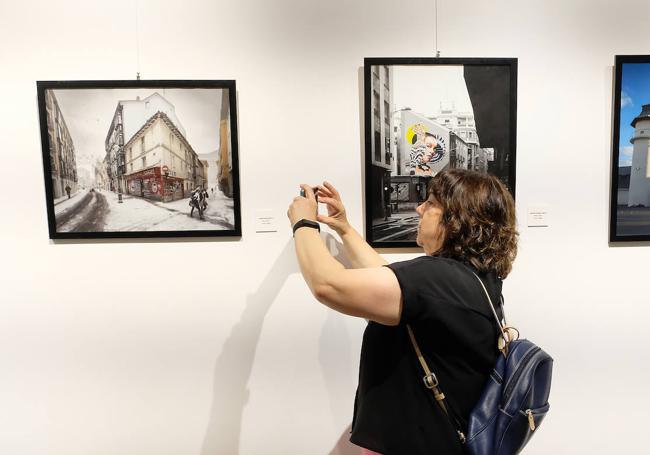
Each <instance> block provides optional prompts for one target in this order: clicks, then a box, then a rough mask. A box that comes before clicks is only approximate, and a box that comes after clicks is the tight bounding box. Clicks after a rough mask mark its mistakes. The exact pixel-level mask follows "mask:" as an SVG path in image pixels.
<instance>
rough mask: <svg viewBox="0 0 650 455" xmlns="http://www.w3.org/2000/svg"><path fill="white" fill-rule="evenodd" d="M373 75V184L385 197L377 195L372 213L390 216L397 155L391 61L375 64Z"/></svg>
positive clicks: (376, 192) (377, 192) (371, 152)
mask: <svg viewBox="0 0 650 455" xmlns="http://www.w3.org/2000/svg"><path fill="white" fill-rule="evenodd" d="M371 77H372V83H371V87H372V96H371V103H372V106H371V112H372V138H371V148H370V150H369V153H370V157H371V173H370V186H371V191H372V192H373V193H374V194H381V195H382V197H381V198H374V199H372V200H373V203H374V204H375V205H374V206H373V207H371V210H372V213H374V214H381V215H383V218H387V217H388V216H390V211H391V208H390V198H391V192H392V187H391V170H392V169H393V166H394V164H393V161H394V159H393V157H394V156H395V142H394V140H393V116H392V112H391V109H392V106H393V98H392V80H393V68H392V67H391V66H387V65H373V66H372V67H371Z"/></svg>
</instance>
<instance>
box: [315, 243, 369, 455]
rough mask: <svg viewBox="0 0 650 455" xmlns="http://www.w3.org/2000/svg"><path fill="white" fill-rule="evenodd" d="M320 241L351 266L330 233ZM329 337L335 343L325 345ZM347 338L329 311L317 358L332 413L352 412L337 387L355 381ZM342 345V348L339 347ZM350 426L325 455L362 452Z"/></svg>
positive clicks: (350, 402) (351, 400) (349, 402)
mask: <svg viewBox="0 0 650 455" xmlns="http://www.w3.org/2000/svg"><path fill="white" fill-rule="evenodd" d="M323 240H324V241H325V245H327V249H328V250H329V251H330V253H332V255H333V256H334V257H335V258H336V259H337V260H338V261H339V262H340V263H341V264H343V265H344V266H345V268H351V267H352V264H351V263H350V260H349V259H348V257H347V255H346V254H345V250H344V248H343V245H342V244H341V243H340V242H339V241H338V240H337V239H336V237H334V236H333V235H332V234H330V233H326V234H325V235H324V238H323ZM331 340H336V343H335V344H334V345H333V346H332V345H328V342H329V341H331ZM350 342H351V341H350V337H349V335H348V332H347V331H346V329H345V325H344V323H343V320H342V319H341V315H337V314H335V313H334V311H330V312H329V314H328V315H327V320H326V321H325V325H324V326H323V330H322V332H321V336H320V342H319V346H320V349H319V355H318V357H319V361H320V364H321V368H322V369H323V376H324V378H325V381H324V382H325V384H326V385H327V389H328V390H327V392H328V394H329V397H330V400H329V401H330V406H331V412H332V415H341V414H346V413H349V414H350V415H352V411H353V404H354V396H349V397H348V396H341V394H340V387H338V386H337V385H339V384H342V383H343V384H345V383H348V382H350V381H355V380H356V372H353V371H351V369H350V368H349V366H350V365H351V364H352V359H351V354H350V349H349V346H350ZM341 346H343V349H342V348H341ZM350 430H351V426H350V425H348V426H347V427H346V428H345V430H343V433H342V434H341V436H340V437H339V439H338V441H336V445H335V446H334V448H333V449H332V450H331V451H330V452H329V454H328V455H361V449H360V448H359V447H358V446H355V445H354V444H352V443H351V442H350Z"/></svg>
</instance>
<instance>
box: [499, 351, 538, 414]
mask: <svg viewBox="0 0 650 455" xmlns="http://www.w3.org/2000/svg"><path fill="white" fill-rule="evenodd" d="M539 351H541V348H540V347H539V346H535V347H534V348H532V349H531V350H530V351H528V352H527V353H526V355H525V356H524V358H523V359H521V361H520V362H519V367H518V368H517V372H516V373H515V375H514V376H513V377H512V378H510V381H509V382H508V385H507V386H506V390H505V391H504V392H503V398H504V401H505V402H506V403H507V402H508V401H509V397H510V392H512V389H513V387H514V386H515V384H516V383H517V381H518V380H519V376H521V375H522V374H523V372H524V368H525V366H526V365H527V364H528V362H529V361H530V358H531V357H532V356H533V355H535V354H536V353H537V352H539Z"/></svg>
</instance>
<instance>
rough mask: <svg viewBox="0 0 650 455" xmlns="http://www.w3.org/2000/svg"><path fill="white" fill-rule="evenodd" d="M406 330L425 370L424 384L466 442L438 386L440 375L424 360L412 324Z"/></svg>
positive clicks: (460, 437)
mask: <svg viewBox="0 0 650 455" xmlns="http://www.w3.org/2000/svg"><path fill="white" fill-rule="evenodd" d="M406 330H407V331H408V334H409V338H410V339H411V344H412V345H413V349H414V350H415V354H416V355H417V357H418V361H419V362H420V366H422V369H423V370H424V377H423V378H422V380H423V382H424V386H425V387H426V388H427V389H429V390H431V392H432V393H433V397H434V398H435V399H436V403H438V406H439V407H440V409H442V412H444V413H445V415H446V416H447V418H448V419H449V421H450V422H451V424H452V426H453V427H454V428H456V433H457V434H458V439H460V443H461V444H465V433H463V431H462V430H461V426H460V423H459V422H458V419H457V418H456V417H455V416H453V415H452V414H451V413H450V412H449V410H450V407H449V406H447V404H446V403H445V394H444V393H442V391H441V390H440V389H439V388H438V377H437V376H436V375H435V373H433V372H432V371H431V370H430V369H429V366H428V365H427V362H426V360H424V356H423V355H422V351H420V346H419V345H418V342H417V340H416V339H415V335H414V334H413V330H412V329H411V326H410V325H409V324H406Z"/></svg>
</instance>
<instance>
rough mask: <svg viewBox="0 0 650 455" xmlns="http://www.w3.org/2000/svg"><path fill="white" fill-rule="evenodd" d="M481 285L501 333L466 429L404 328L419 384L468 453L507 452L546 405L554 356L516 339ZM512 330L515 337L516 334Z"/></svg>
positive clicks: (525, 436)
mask: <svg viewBox="0 0 650 455" xmlns="http://www.w3.org/2000/svg"><path fill="white" fill-rule="evenodd" d="M474 276H476V278H477V279H478V281H479V282H480V283H481V287H482V288H483V291H485V295H486V296H487V298H488V301H489V303H490V307H491V309H492V313H493V314H494V317H495V319H496V320H497V323H498V325H499V329H500V331H501V335H500V337H499V347H500V350H501V353H502V354H503V355H499V358H498V359H497V363H496V366H495V367H494V370H492V373H491V374H490V377H489V379H488V381H487V383H486V385H485V387H484V389H483V393H482V394H481V397H480V398H479V400H478V402H477V403H476V405H475V406H474V409H472V412H471V413H470V415H469V420H468V427H467V431H466V432H465V431H463V429H462V428H461V426H460V424H459V421H458V418H457V417H456V416H455V415H453V410H451V409H450V408H449V407H448V406H447V404H446V403H445V395H444V394H443V393H442V391H441V390H440V388H439V387H438V379H437V378H436V375H435V374H434V373H432V372H431V371H430V370H429V367H428V366H427V364H426V362H425V360H424V357H423V356H422V353H421V352H420V348H419V347H418V344H417V342H416V341H415V336H414V335H413V331H412V330H411V327H409V326H408V325H407V330H408V333H409V337H410V338H411V342H412V344H413V347H414V348H415V352H416V354H417V356H418V360H419V361H420V365H422V368H423V370H424V372H425V376H424V378H423V380H424V384H425V386H426V387H427V388H428V389H431V391H432V392H433V395H434V398H435V399H436V403H438V405H439V406H440V408H441V409H442V410H443V411H444V413H445V414H446V415H447V416H448V417H449V419H450V421H451V422H452V425H454V426H455V428H456V432H457V433H458V437H459V439H460V442H461V444H462V445H463V446H464V448H465V450H466V452H467V453H469V454H470V455H511V454H516V453H519V452H520V451H521V450H522V449H523V448H524V446H525V445H526V444H527V443H528V441H529V440H530V438H531V437H532V436H533V434H534V433H535V432H536V431H537V429H538V428H539V425H540V424H541V423H542V420H543V419H544V417H545V416H546V413H547V412H548V409H549V404H548V397H549V394H550V391H551V375H552V371H553V359H552V358H551V356H549V355H548V354H547V353H546V352H544V351H543V350H542V349H541V348H540V347H539V346H537V345H535V344H534V343H532V342H531V341H529V340H519V339H517V338H518V336H519V332H517V330H516V329H514V328H512V327H508V326H507V325H506V324H505V323H502V322H501V321H500V320H499V317H498V316H497V313H496V310H495V309H494V305H493V304H492V299H490V295H489V294H488V292H487V289H485V286H484V285H483V282H482V281H481V279H480V278H479V277H478V276H477V275H476V274H474ZM515 333H516V336H515Z"/></svg>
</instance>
